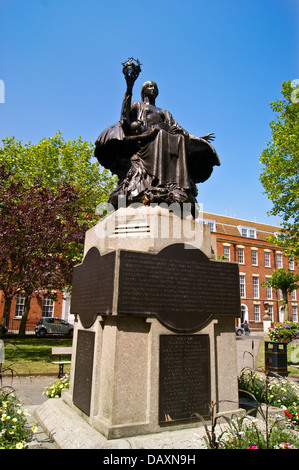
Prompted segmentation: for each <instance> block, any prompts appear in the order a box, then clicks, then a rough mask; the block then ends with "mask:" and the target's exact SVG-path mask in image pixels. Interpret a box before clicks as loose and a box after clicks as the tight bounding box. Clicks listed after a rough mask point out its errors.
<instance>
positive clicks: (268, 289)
mask: <svg viewBox="0 0 299 470" xmlns="http://www.w3.org/2000/svg"><path fill="white" fill-rule="evenodd" d="M270 277H271V276H266V281H267V280H268V279H270ZM266 297H267V299H268V300H271V299H273V289H272V287H271V286H266Z"/></svg>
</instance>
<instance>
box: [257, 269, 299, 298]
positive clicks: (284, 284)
mask: <svg viewBox="0 0 299 470" xmlns="http://www.w3.org/2000/svg"><path fill="white" fill-rule="evenodd" d="M297 282H299V274H295V273H294V272H292V271H290V269H284V268H280V269H274V271H273V274H272V276H271V277H269V278H268V279H267V282H265V283H263V284H262V285H263V286H267V287H273V289H280V290H281V291H282V292H283V293H286V294H290V293H291V292H293V291H294V290H296V289H298V288H299V285H298V284H297Z"/></svg>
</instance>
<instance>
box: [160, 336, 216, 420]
mask: <svg viewBox="0 0 299 470" xmlns="http://www.w3.org/2000/svg"><path fill="white" fill-rule="evenodd" d="M210 401H211V388H210V346H209V336H208V335H161V336H160V379H159V423H161V424H162V423H166V422H168V423H169V422H171V421H179V420H189V421H190V419H191V418H193V419H196V418H198V416H196V414H199V415H201V416H208V415H209V405H210Z"/></svg>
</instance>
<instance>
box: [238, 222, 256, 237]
mask: <svg viewBox="0 0 299 470" xmlns="http://www.w3.org/2000/svg"><path fill="white" fill-rule="evenodd" d="M238 230H239V232H240V234H241V236H242V237H244V238H253V239H256V238H257V235H256V228H254V227H246V226H245V225H238Z"/></svg>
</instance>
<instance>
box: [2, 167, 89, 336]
mask: <svg viewBox="0 0 299 470" xmlns="http://www.w3.org/2000/svg"><path fill="white" fill-rule="evenodd" d="M11 176H12V175H11V173H10V172H8V171H7V170H6V169H5V167H4V166H2V167H1V168H0V181H1V184H0V247H1V249H0V290H2V291H3V294H4V299H5V308H4V314H3V317H2V320H1V325H0V336H1V334H2V330H3V325H4V324H5V321H6V317H7V315H8V314H9V311H10V307H11V302H12V299H13V297H14V296H15V295H16V294H17V293H18V292H22V293H23V294H24V296H25V306H24V313H23V316H22V320H21V324H20V329H19V335H20V336H22V335H24V334H25V327H26V320H27V317H28V313H29V309H30V300H31V298H32V296H33V295H41V294H45V293H47V294H49V295H51V296H52V297H55V291H56V290H64V289H65V288H66V287H67V286H69V285H70V284H71V280H72V272H73V268H74V265H75V264H77V263H78V262H79V261H80V259H81V256H82V251H83V242H84V234H85V231H86V229H87V226H86V225H84V224H82V223H80V213H79V209H78V205H77V204H76V201H77V199H78V197H79V192H78V190H76V189H74V187H73V186H71V185H70V184H68V183H64V182H63V181H62V182H61V185H60V186H59V187H58V188H56V189H55V190H53V189H49V188H46V187H44V186H42V185H41V184H40V183H39V182H38V181H36V182H35V184H34V185H33V186H31V187H29V188H28V187H26V186H25V185H24V184H23V183H22V181H21V180H19V179H14V178H11ZM81 220H82V219H81Z"/></svg>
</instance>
